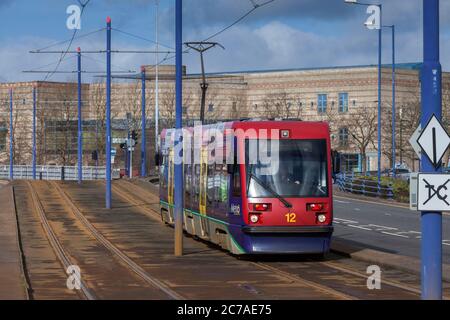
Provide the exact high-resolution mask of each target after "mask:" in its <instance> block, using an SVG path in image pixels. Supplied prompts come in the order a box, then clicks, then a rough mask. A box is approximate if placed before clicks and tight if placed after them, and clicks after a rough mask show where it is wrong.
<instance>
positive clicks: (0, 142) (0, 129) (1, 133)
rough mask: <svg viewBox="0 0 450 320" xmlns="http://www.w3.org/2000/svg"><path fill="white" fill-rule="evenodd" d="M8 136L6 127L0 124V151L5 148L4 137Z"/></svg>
mask: <svg viewBox="0 0 450 320" xmlns="http://www.w3.org/2000/svg"><path fill="white" fill-rule="evenodd" d="M7 137H8V129H6V127H4V126H3V125H2V124H0V151H5V150H6V139H7Z"/></svg>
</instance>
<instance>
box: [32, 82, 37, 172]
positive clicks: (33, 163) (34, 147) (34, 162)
mask: <svg viewBox="0 0 450 320" xmlns="http://www.w3.org/2000/svg"><path fill="white" fill-rule="evenodd" d="M31 161H32V175H33V180H36V86H34V87H33V146H32V160H31Z"/></svg>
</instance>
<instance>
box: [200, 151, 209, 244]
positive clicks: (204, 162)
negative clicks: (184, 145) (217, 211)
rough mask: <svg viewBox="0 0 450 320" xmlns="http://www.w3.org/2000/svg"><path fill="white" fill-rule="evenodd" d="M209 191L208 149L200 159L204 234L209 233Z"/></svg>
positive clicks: (201, 223) (201, 210)
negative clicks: (207, 211) (207, 220)
mask: <svg viewBox="0 0 450 320" xmlns="http://www.w3.org/2000/svg"><path fill="white" fill-rule="evenodd" d="M207 192H208V151H207V150H202V151H201V159H200V199H199V204H200V205H199V210H200V225H201V232H202V236H205V235H207V230H206V219H207V218H206V197H207Z"/></svg>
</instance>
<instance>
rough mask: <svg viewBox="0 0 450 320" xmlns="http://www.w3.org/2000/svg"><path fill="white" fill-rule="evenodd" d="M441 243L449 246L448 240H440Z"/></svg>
mask: <svg viewBox="0 0 450 320" xmlns="http://www.w3.org/2000/svg"><path fill="white" fill-rule="evenodd" d="M442 244H443V245H444V246H450V240H444V241H442Z"/></svg>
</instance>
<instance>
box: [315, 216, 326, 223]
mask: <svg viewBox="0 0 450 320" xmlns="http://www.w3.org/2000/svg"><path fill="white" fill-rule="evenodd" d="M317 220H318V221H319V222H320V223H324V222H325V221H326V220H327V216H326V215H324V214H319V215H318V216H317Z"/></svg>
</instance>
